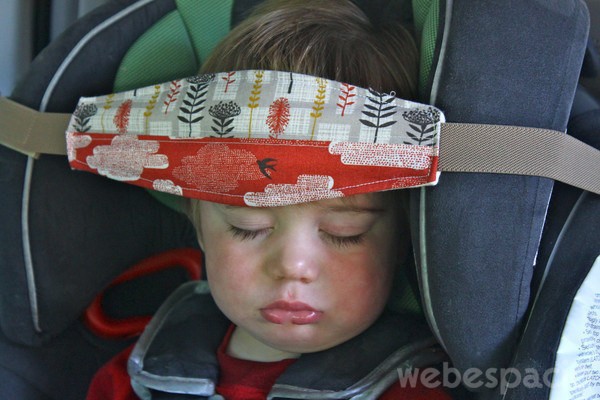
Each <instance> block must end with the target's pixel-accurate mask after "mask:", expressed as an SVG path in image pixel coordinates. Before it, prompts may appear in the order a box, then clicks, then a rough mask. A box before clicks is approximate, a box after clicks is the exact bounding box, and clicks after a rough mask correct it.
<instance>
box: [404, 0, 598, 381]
mask: <svg viewBox="0 0 600 400" xmlns="http://www.w3.org/2000/svg"><path fill="white" fill-rule="evenodd" d="M447 4H448V6H450V7H449V8H447V10H446V15H444V17H445V21H446V23H449V24H450V25H447V26H446V30H447V37H445V38H444V40H443V43H444V44H445V48H444V49H443V52H442V57H443V58H442V59H440V60H438V64H437V69H436V71H435V72H434V73H435V74H436V76H437V78H436V79H437V82H434V85H433V89H432V90H433V92H432V93H433V98H432V99H431V101H432V102H434V103H435V105H436V106H438V107H440V108H441V109H442V110H443V111H444V113H445V115H446V119H447V120H448V121H451V122H477V123H492V124H505V125H522V126H532V127H542V128H550V129H555V130H565V128H566V123H567V117H568V114H569V110H570V105H571V103H572V99H573V94H574V91H575V87H576V83H577V78H578V75H579V69H580V67H581V62H582V58H583V53H584V50H585V44H586V40H587V31H588V14H587V10H586V8H585V6H584V5H583V3H581V2H579V1H577V0H568V1H537V0H530V1H521V2H513V3H511V4H510V6H508V5H507V4H505V3H500V2H496V1H492V0H482V1H477V2H473V1H468V0H454V1H452V2H451V1H448V2H447ZM441 146H443V137H442V138H441ZM551 190H552V182H551V181H549V180H547V179H542V178H536V177H522V176H504V175H492V174H463V173H446V174H442V176H441V178H440V183H439V184H438V186H437V187H435V188H427V189H423V190H421V191H418V192H414V196H413V198H412V205H413V207H414V209H416V210H418V211H417V212H415V213H413V220H412V222H413V224H412V225H413V228H414V229H415V231H414V235H413V237H414V238H415V243H414V244H415V248H416V249H417V257H418V264H419V273H420V283H421V287H422V291H423V302H424V306H425V310H426V313H427V314H428V317H429V320H430V323H431V325H432V328H433V330H434V331H435V332H436V334H437V335H438V337H439V338H440V340H441V342H442V344H443V345H444V347H445V348H446V350H447V351H448V353H449V354H450V356H451V358H452V360H453V362H454V363H455V365H456V366H457V367H458V368H459V369H463V370H464V369H467V368H470V367H476V368H480V369H481V370H483V371H485V370H486V369H487V368H493V367H496V368H498V367H502V366H505V365H506V364H507V363H508V362H509V359H510V357H511V354H512V352H513V350H514V347H515V343H516V339H517V337H518V335H519V332H520V328H521V321H522V319H523V315H524V313H525V311H526V310H527V306H528V302H529V297H530V296H529V284H530V281H531V275H532V271H533V268H534V263H535V255H536V252H537V248H538V243H539V239H540V236H541V232H542V226H543V222H544V217H545V212H546V208H547V205H548V200H549V196H550V192H551Z"/></svg>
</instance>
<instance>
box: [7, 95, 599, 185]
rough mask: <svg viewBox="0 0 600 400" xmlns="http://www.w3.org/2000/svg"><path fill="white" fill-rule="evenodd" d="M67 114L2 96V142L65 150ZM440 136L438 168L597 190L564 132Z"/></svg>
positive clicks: (448, 128)
mask: <svg viewBox="0 0 600 400" xmlns="http://www.w3.org/2000/svg"><path fill="white" fill-rule="evenodd" d="M70 118H71V114H61V113H43V112H39V111H36V110H33V109H31V108H28V107H26V106H23V105H21V104H19V103H17V102H15V101H12V100H10V99H8V98H5V97H0V143H1V144H3V145H5V146H7V147H9V148H11V149H13V150H16V151H19V152H21V153H23V154H26V155H29V156H34V157H35V156H37V155H39V154H57V155H66V152H67V149H66V145H65V131H66V130H67V127H68V124H69V120H70ZM440 137H441V140H440V161H439V169H440V171H444V172H483V173H499V174H516V175H531V176H542V177H546V178H551V179H554V180H557V181H561V182H564V183H567V184H569V185H572V186H576V187H578V188H581V189H584V190H587V191H590V192H593V193H596V194H600V150H597V149H595V148H593V147H592V146H589V145H587V144H585V143H583V142H581V141H579V140H577V139H575V138H573V137H571V136H569V135H566V134H564V133H562V132H558V131H554V130H550V129H540V128H527V127H521V126H505V125H486V124H465V123H442V124H441V134H440Z"/></svg>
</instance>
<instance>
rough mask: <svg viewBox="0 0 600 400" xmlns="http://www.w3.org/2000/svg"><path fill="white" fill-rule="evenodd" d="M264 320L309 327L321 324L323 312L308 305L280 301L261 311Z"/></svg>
mask: <svg viewBox="0 0 600 400" xmlns="http://www.w3.org/2000/svg"><path fill="white" fill-rule="evenodd" d="M260 313H261V315H262V317H263V318H264V319H266V320H267V321H269V322H271V323H274V324H286V323H292V324H294V325H307V324H314V323H317V322H319V320H320V319H321V317H322V316H323V311H319V310H316V309H314V308H313V307H311V306H309V305H308V304H306V303H302V302H299V301H294V302H289V301H284V300H279V301H276V302H274V303H271V304H269V305H268V306H265V307H263V308H261V309H260Z"/></svg>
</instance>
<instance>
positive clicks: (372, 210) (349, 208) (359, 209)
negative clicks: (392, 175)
mask: <svg viewBox="0 0 600 400" xmlns="http://www.w3.org/2000/svg"><path fill="white" fill-rule="evenodd" d="M218 206H219V207H222V208H223V209H225V210H231V211H235V210H241V209H246V208H250V209H257V208H256V207H241V206H232V205H229V204H218ZM293 206H300V207H321V208H323V209H324V210H327V211H331V212H340V213H342V212H352V213H359V214H362V213H369V214H381V213H384V212H386V210H385V208H381V207H369V206H358V205H355V204H344V205H339V206H327V205H322V204H318V203H317V202H309V203H300V204H293ZM283 207H289V206H283ZM266 208H271V207H266ZM258 209H260V207H259V208H258Z"/></svg>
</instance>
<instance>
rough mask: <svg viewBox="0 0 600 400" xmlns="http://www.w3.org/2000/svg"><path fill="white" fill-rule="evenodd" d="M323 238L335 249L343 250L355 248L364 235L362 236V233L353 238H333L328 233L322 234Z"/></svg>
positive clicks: (333, 236)
mask: <svg viewBox="0 0 600 400" xmlns="http://www.w3.org/2000/svg"><path fill="white" fill-rule="evenodd" d="M323 238H324V239H325V240H326V241H327V242H329V243H331V244H333V245H335V246H337V247H340V248H345V247H349V246H356V245H359V244H361V243H362V242H363V241H364V239H365V235H364V233H361V234H359V235H354V236H335V235H332V234H330V233H326V232H323Z"/></svg>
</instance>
